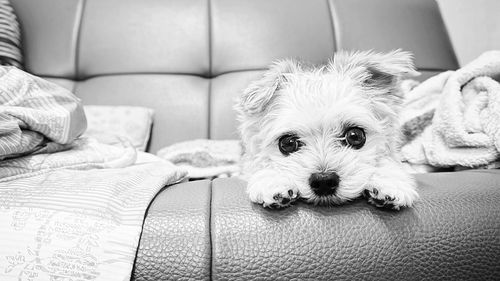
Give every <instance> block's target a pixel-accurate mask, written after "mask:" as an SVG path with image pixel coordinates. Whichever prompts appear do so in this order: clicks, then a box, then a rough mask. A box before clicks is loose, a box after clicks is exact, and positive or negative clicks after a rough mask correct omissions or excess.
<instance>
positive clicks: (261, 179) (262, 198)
mask: <svg viewBox="0 0 500 281" xmlns="http://www.w3.org/2000/svg"><path fill="white" fill-rule="evenodd" d="M247 192H248V195H249V196H250V200H251V201H252V202H254V203H258V204H262V206H264V207H268V208H272V209H279V208H285V207H288V206H290V204H292V203H293V202H294V201H295V200H297V199H298V198H299V196H300V194H299V190H298V188H297V187H296V186H295V185H294V184H293V183H292V182H291V181H290V180H289V179H287V178H285V177H283V176H279V175H274V176H271V175H267V176H263V175H262V174H261V175H259V174H256V175H254V176H253V177H252V178H251V179H250V180H249V182H248V188H247Z"/></svg>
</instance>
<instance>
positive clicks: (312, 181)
mask: <svg viewBox="0 0 500 281" xmlns="http://www.w3.org/2000/svg"><path fill="white" fill-rule="evenodd" d="M339 182H340V178H339V175H337V174H336V173H314V174H312V175H311V177H310V178H309V185H310V186H311V189H312V191H313V192H314V193H315V194H316V195H319V196H326V195H331V194H333V193H334V192H335V189H337V187H338V186H339Z"/></svg>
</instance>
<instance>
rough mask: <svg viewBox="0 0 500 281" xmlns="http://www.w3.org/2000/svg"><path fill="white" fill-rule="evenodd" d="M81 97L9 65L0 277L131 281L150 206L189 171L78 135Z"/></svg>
mask: <svg viewBox="0 0 500 281" xmlns="http://www.w3.org/2000/svg"><path fill="white" fill-rule="evenodd" d="M85 127H86V119H85V115H84V111H83V109H82V106H81V104H80V100H79V99H78V98H76V97H75V96H74V95H73V94H71V93H70V92H68V91H66V90H64V89H62V88H61V87H59V86H57V85H55V84H52V83H50V82H47V81H45V80H43V79H41V78H37V77H34V76H32V75H30V74H27V73H25V72H22V71H20V70H18V69H15V68H9V67H0V276H1V277H0V279H1V280H2V281H6V280H106V281H107V280H129V279H130V276H131V273H132V268H133V264H134V260H135V254H136V251H137V247H138V243H139V237H140V234H141V231H142V223H143V219H144V215H145V212H146V209H147V207H148V205H149V203H150V202H151V200H152V199H153V198H154V196H155V195H156V193H157V192H159V191H160V190H161V189H162V188H164V187H165V186H167V185H170V184H174V183H177V182H179V181H181V180H183V179H184V178H185V175H186V172H185V171H183V170H181V169H179V168H178V167H175V166H174V165H172V164H171V163H169V162H167V161H164V160H162V159H161V158H158V157H156V156H154V155H151V154H147V153H142V152H139V153H138V152H137V151H136V149H135V148H134V147H133V146H132V145H131V144H130V142H128V141H127V140H125V139H123V141H122V142H119V143H117V145H115V146H110V145H105V144H101V143H99V142H97V141H96V140H95V139H91V138H77V137H78V136H80V135H81V134H82V133H83V131H84V130H85Z"/></svg>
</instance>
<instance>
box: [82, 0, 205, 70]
mask: <svg viewBox="0 0 500 281" xmlns="http://www.w3.org/2000/svg"><path fill="white" fill-rule="evenodd" d="M208 27H209V25H208V1H207V0H190V1H185V0H168V1H165V0H145V1H137V0H106V1H103V0H86V5H85V13H84V15H83V18H82V26H81V33H80V53H79V62H80V63H79V73H80V76H81V77H82V78H85V77H88V76H95V75H100V74H109V73H138V72H150V73H158V72H162V73H191V74H197V75H207V74H208V64H209V52H208V50H209V47H208V36H209V31H208Z"/></svg>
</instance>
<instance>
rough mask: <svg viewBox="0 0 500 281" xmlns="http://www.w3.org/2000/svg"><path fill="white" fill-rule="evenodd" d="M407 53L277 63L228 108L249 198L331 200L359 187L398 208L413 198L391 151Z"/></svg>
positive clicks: (269, 203) (273, 203)
mask: <svg viewBox="0 0 500 281" xmlns="http://www.w3.org/2000/svg"><path fill="white" fill-rule="evenodd" d="M415 74H418V73H417V72H416V71H415V69H414V66H413V60H412V55H411V54H410V53H408V52H403V51H400V50H396V51H392V52H390V53H387V54H381V53H374V52H371V51H369V52H343V51H342V52H338V53H336V54H335V56H334V57H333V59H331V60H330V61H329V63H328V64H326V65H324V66H322V67H313V66H306V65H304V64H303V63H301V62H298V61H295V60H282V61H278V62H276V63H275V64H273V65H272V66H271V68H270V69H269V70H268V71H267V72H266V73H265V74H264V76H263V77H262V78H261V79H260V80H257V81H255V82H253V83H252V84H251V85H250V86H249V87H248V88H247V89H246V90H245V91H244V93H243V95H242V96H241V97H240V99H239V100H238V103H237V105H236V110H237V112H238V119H239V121H240V123H241V124H240V127H239V129H240V134H241V140H242V143H243V147H244V155H243V167H242V171H243V175H244V177H245V178H246V179H247V180H248V187H247V192H248V194H249V196H250V199H251V200H252V201H253V202H255V203H259V204H262V205H263V206H264V207H271V208H282V207H286V206H289V205H290V203H292V202H293V201H295V200H297V199H299V198H302V199H303V200H305V201H306V202H310V203H314V204H326V205H330V204H340V203H343V202H345V201H348V200H352V199H355V198H357V197H359V196H360V195H361V194H363V193H364V194H365V195H366V196H367V197H368V200H369V202H371V203H373V204H375V205H376V206H378V207H389V208H394V209H399V208H400V207H407V206H411V205H412V204H413V202H414V201H415V200H416V199H417V198H418V194H417V192H416V187H415V181H414V179H413V178H412V177H411V176H410V175H409V174H407V173H406V172H405V171H404V168H403V167H402V166H401V163H400V162H399V161H398V158H397V149H398V139H399V135H400V132H399V130H398V110H399V107H400V104H401V101H402V96H401V95H400V91H399V86H400V81H401V79H402V77H403V76H414V75H415Z"/></svg>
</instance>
